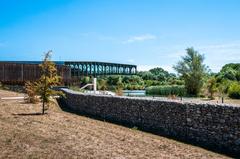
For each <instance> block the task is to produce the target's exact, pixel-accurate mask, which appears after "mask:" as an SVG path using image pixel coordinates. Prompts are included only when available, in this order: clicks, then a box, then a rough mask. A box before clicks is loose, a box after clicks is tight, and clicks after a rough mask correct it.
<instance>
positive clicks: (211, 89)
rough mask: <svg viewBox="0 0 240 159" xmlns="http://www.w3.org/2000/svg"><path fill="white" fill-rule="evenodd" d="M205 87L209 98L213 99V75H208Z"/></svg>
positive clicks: (214, 82)
mask: <svg viewBox="0 0 240 159" xmlns="http://www.w3.org/2000/svg"><path fill="white" fill-rule="evenodd" d="M207 89H208V93H209V98H210V99H214V93H216V92H217V81H216V78H215V77H210V78H209V79H208V81H207Z"/></svg>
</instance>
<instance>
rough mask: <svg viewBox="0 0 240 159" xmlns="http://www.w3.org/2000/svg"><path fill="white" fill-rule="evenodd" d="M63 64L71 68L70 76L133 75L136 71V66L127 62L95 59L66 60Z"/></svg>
mask: <svg viewBox="0 0 240 159" xmlns="http://www.w3.org/2000/svg"><path fill="white" fill-rule="evenodd" d="M64 65H66V66H69V67H70V68H71V76H72V77H76V76H83V75H85V76H88V75H90V76H98V75H133V74H136V72H137V66H136V65H129V64H118V63H108V62H95V61H66V62H64Z"/></svg>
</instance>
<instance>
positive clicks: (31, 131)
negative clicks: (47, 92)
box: [0, 90, 228, 159]
mask: <svg viewBox="0 0 240 159" xmlns="http://www.w3.org/2000/svg"><path fill="white" fill-rule="evenodd" d="M1 96H4V97H7V96H9V97H11V96H16V94H15V93H13V92H8V91H2V90H0V97H1ZM17 96H23V95H22V94H17ZM37 112H41V105H40V104H37V105H33V104H25V103H24V102H23V100H1V101H0V152H1V153H0V158H4V159H5V158H58V159H61V158H98V159H99V158H100V159H101V158H114V159H125V158H136V159H138V158H151V159H153V158H184V159H185V158H189V159H192V158H218V159H219V158H228V157H226V156H223V155H220V154H216V153H213V152H211V151H207V150H205V149H202V148H199V147H195V146H192V145H188V144H183V143H181V142H177V141H174V140H171V139H167V138H164V137H160V136H157V135H152V134H149V133H145V132H141V131H138V130H133V129H129V128H125V127H122V126H118V125H115V124H110V123H107V122H102V121H98V120H93V119H90V118H86V117H82V116H79V115H75V114H71V113H68V112H63V111H62V110H61V109H60V108H59V107H58V106H56V105H55V106H52V107H50V109H49V110H48V114H46V115H36V114H35V113H37Z"/></svg>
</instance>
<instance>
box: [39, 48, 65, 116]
mask: <svg viewBox="0 0 240 159" xmlns="http://www.w3.org/2000/svg"><path fill="white" fill-rule="evenodd" d="M51 53H52V51H48V52H47V53H46V54H45V57H44V59H43V62H42V64H40V68H41V74H42V75H41V77H40V79H39V80H38V81H37V82H36V91H37V93H38V94H39V95H40V99H41V100H42V114H44V112H45V105H46V104H47V105H48V104H49V102H50V97H51V96H52V95H62V92H60V91H55V90H53V89H52V87H53V86H57V85H59V84H60V82H61V77H60V76H58V75H57V69H56V67H55V64H54V63H53V62H52V61H50V59H51Z"/></svg>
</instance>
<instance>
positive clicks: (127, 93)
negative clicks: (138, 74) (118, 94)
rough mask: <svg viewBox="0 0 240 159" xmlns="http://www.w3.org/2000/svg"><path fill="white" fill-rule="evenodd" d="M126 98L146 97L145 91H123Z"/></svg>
mask: <svg viewBox="0 0 240 159" xmlns="http://www.w3.org/2000/svg"><path fill="white" fill-rule="evenodd" d="M123 95H124V96H146V91H145V90H123Z"/></svg>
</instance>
